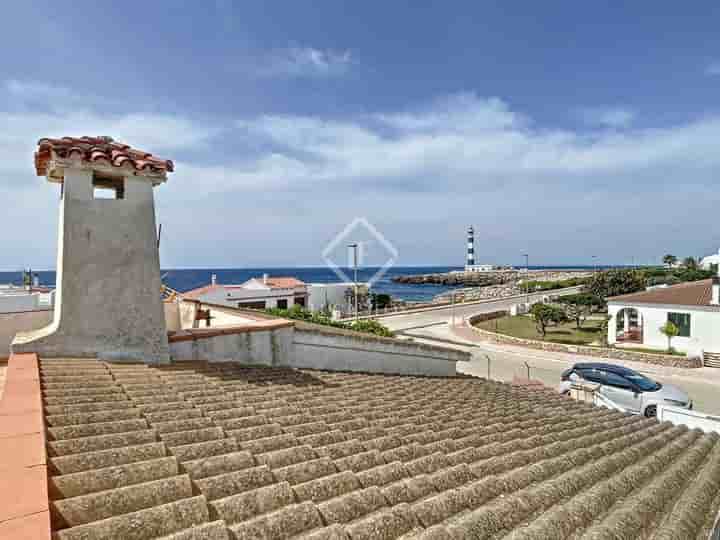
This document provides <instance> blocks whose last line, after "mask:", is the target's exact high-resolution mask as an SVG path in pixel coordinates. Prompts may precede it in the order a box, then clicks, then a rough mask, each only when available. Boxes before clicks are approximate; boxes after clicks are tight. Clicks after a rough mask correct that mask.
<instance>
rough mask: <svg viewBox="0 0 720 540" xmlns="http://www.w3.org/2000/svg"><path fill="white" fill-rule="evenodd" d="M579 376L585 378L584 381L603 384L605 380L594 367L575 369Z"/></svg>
mask: <svg viewBox="0 0 720 540" xmlns="http://www.w3.org/2000/svg"><path fill="white" fill-rule="evenodd" d="M577 371H578V373H579V374H580V376H581V377H582V378H583V379H585V380H586V381H590V382H594V383H598V384H603V383H604V382H605V377H603V376H602V372H601V371H600V370H599V369H595V368H589V369H578V370H577Z"/></svg>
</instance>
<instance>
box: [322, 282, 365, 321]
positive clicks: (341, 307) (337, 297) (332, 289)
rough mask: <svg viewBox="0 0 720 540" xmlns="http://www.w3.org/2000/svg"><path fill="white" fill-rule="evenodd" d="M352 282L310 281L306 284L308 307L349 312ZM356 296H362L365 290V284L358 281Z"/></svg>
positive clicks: (350, 309) (351, 308)
mask: <svg viewBox="0 0 720 540" xmlns="http://www.w3.org/2000/svg"><path fill="white" fill-rule="evenodd" d="M354 287H355V284H354V283H353V282H342V283H310V284H309V285H308V309H310V310H311V311H323V310H325V309H330V310H338V311H340V312H341V313H342V314H348V313H351V312H352V310H353V309H355V308H354V305H353V291H354ZM358 290H359V293H358V296H359V297H360V298H362V294H363V292H367V290H368V287H367V284H364V283H358Z"/></svg>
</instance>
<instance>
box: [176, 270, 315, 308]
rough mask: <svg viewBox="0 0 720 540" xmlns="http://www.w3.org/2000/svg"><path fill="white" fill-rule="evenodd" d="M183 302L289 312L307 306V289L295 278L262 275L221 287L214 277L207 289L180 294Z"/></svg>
mask: <svg viewBox="0 0 720 540" xmlns="http://www.w3.org/2000/svg"><path fill="white" fill-rule="evenodd" d="M182 296H183V297H184V298H188V299H191V300H198V301H200V302H204V303H208V304H217V305H222V306H231V307H238V308H250V309H271V308H279V309H288V308H290V307H292V306H294V305H299V306H302V307H305V306H306V305H307V298H308V288H307V285H306V284H305V283H304V282H302V281H300V280H299V279H296V278H294V277H270V276H268V275H267V274H264V275H263V276H262V277H259V278H252V279H249V280H247V281H246V282H245V283H241V284H239V285H237V284H235V285H232V284H221V283H218V282H217V278H216V277H215V276H214V275H213V276H212V279H211V282H210V284H209V285H206V286H204V287H200V288H198V289H193V290H191V291H187V292H185V293H182Z"/></svg>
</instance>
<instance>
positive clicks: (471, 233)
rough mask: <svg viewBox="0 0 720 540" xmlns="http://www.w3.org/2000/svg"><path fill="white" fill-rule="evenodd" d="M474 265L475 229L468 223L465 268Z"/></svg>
mask: <svg viewBox="0 0 720 540" xmlns="http://www.w3.org/2000/svg"><path fill="white" fill-rule="evenodd" d="M474 265H475V230H474V229H473V228H472V225H470V228H468V236H467V262H466V264H465V268H468V267H471V266H474Z"/></svg>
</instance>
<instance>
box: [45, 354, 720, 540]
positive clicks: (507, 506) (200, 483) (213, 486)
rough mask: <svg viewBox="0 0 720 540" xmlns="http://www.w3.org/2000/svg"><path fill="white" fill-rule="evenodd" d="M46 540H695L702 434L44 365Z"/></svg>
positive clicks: (381, 383)
mask: <svg viewBox="0 0 720 540" xmlns="http://www.w3.org/2000/svg"><path fill="white" fill-rule="evenodd" d="M41 381H42V387H43V399H44V410H45V420H46V424H47V434H48V437H47V440H48V442H47V451H48V456H49V458H48V462H49V464H48V469H49V473H50V479H49V494H50V508H51V514H52V523H53V529H54V532H55V537H56V538H57V540H76V539H83V540H91V539H95V538H97V539H100V538H116V539H123V540H134V539H137V540H140V539H149V538H164V539H173V540H181V539H184V540H191V539H205V540H219V539H227V538H241V539H245V538H247V539H250V538H266V539H279V538H290V537H292V538H305V539H311V538H313V539H318V540H319V539H327V540H329V539H346V540H349V539H362V538H368V539H369V538H403V539H405V540H407V539H421V538H422V539H427V540H429V539H460V538H498V539H499V538H505V537H506V536H507V535H512V537H513V538H527V539H537V538H547V539H555V538H566V537H570V536H572V537H573V538H585V537H592V538H610V537H612V538H628V539H630V538H649V537H652V538H657V539H660V538H683V539H685V538H688V539H689V538H706V537H707V533H708V531H709V530H710V528H711V526H712V523H713V520H714V518H715V515H716V513H717V510H718V505H720V498H719V497H718V488H719V487H720V444H719V443H718V437H717V436H716V435H706V434H702V433H701V432H699V431H689V430H688V429H687V428H685V427H673V426H671V425H670V424H667V423H663V424H661V423H658V422H657V421H656V420H650V419H645V418H642V417H637V416H629V415H624V414H621V413H618V412H614V411H610V410H606V409H600V408H593V407H591V406H589V405H586V404H582V403H578V402H574V401H572V400H569V399H567V398H565V397H561V396H559V395H557V394H555V393H553V392H549V391H547V390H529V389H520V388H517V387H512V386H509V385H506V384H501V383H496V382H488V381H484V380H482V379H476V378H471V377H455V378H430V377H408V376H390V375H369V374H358V373H338V372H322V371H303V370H294V369H286V368H247V367H241V366H239V365H236V364H231V363H227V364H200V363H193V364H175V365H172V366H169V367H163V368H154V367H148V366H145V365H112V364H103V363H100V362H97V361H88V360H82V361H78V360H43V361H42V362H41Z"/></svg>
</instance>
